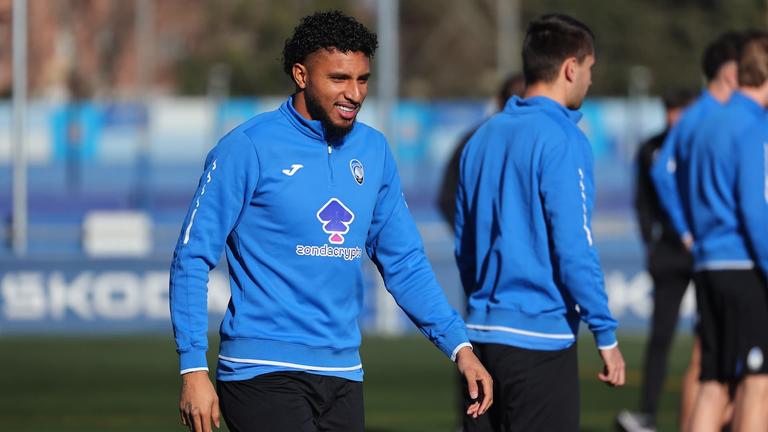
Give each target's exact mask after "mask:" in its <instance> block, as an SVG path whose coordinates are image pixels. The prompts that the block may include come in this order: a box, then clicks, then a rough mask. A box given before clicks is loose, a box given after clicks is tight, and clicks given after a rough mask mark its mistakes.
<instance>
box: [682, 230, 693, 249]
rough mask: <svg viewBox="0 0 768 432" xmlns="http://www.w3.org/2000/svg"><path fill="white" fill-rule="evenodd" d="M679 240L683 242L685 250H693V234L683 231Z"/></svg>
mask: <svg viewBox="0 0 768 432" xmlns="http://www.w3.org/2000/svg"><path fill="white" fill-rule="evenodd" d="M680 241H681V242H682V243H683V246H685V250H687V251H688V252H690V251H692V250H693V236H692V235H691V233H685V234H683V236H682V237H680Z"/></svg>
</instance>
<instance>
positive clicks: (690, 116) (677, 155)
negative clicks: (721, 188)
mask: <svg viewBox="0 0 768 432" xmlns="http://www.w3.org/2000/svg"><path fill="white" fill-rule="evenodd" d="M722 107H723V104H721V103H720V102H718V100H717V99H715V98H714V97H713V96H712V94H711V93H710V92H709V91H707V90H704V91H702V92H701V95H700V96H699V98H698V99H696V102H694V103H693V104H691V106H689V107H688V108H687V109H686V110H685V111H684V112H683V115H682V116H680V120H679V121H678V122H677V124H676V125H675V126H674V127H673V128H672V129H671V130H670V131H669V134H667V139H666V140H664V144H663V145H662V147H661V149H660V150H659V152H658V155H657V156H656V161H655V162H654V163H653V166H652V167H651V178H652V179H653V183H654V186H655V187H656V194H657V195H658V197H659V202H660V203H661V206H662V208H663V209H664V210H665V211H666V212H667V214H668V215H669V219H670V221H671V222H672V225H673V226H674V227H675V230H676V231H677V233H678V235H679V236H680V237H681V238H682V237H687V236H691V235H692V234H691V228H690V226H689V224H688V220H689V219H690V218H689V215H687V214H686V212H685V209H684V206H683V204H682V202H683V201H687V200H688V190H687V189H686V188H683V187H681V186H682V184H683V183H684V181H685V180H683V179H686V178H687V177H688V166H689V165H690V159H691V145H692V143H693V136H694V134H696V132H697V131H698V130H699V129H700V128H701V127H702V125H703V124H704V120H705V119H706V118H707V117H708V116H710V115H711V114H712V113H713V112H714V111H716V110H718V109H720V108H722Z"/></svg>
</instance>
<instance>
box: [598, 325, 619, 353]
mask: <svg viewBox="0 0 768 432" xmlns="http://www.w3.org/2000/svg"><path fill="white" fill-rule="evenodd" d="M595 344H596V345H597V347H598V348H599V349H611V348H613V347H615V346H616V345H617V344H618V342H617V340H616V333H615V332H614V331H613V330H606V331H601V332H598V333H595Z"/></svg>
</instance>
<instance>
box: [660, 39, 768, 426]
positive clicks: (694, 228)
mask: <svg viewBox="0 0 768 432" xmlns="http://www.w3.org/2000/svg"><path fill="white" fill-rule="evenodd" d="M740 52H741V53H740V55H739V63H738V82H739V87H738V91H735V92H734V93H733V94H732V95H731V97H730V99H729V100H728V102H727V103H726V104H725V106H722V107H720V108H716V109H714V110H712V111H711V112H710V113H709V114H708V115H707V116H706V117H704V118H702V120H701V122H700V123H699V124H698V127H697V128H696V129H695V130H694V131H693V132H692V134H691V137H690V140H689V141H687V142H682V143H681V144H682V145H680V146H679V149H678V153H681V152H682V151H683V150H684V151H685V152H686V153H685V154H686V157H685V158H676V161H677V174H676V176H675V178H676V181H677V189H678V190H679V191H680V203H681V204H682V208H681V210H680V212H681V213H682V214H684V215H685V220H686V223H687V224H688V226H689V227H690V228H691V233H692V236H693V238H694V239H695V242H694V244H693V259H694V271H695V273H694V278H695V280H696V294H697V295H696V299H697V301H698V307H699V314H700V320H701V321H700V337H701V375H700V381H701V387H700V389H699V394H698V397H697V400H696V405H695V408H694V412H693V416H692V418H691V423H690V428H689V430H691V431H697V432H698V431H705V432H706V431H719V430H720V427H721V425H722V421H723V419H722V413H723V410H724V407H725V406H726V404H727V403H728V400H729V388H734V387H735V389H736V390H735V400H734V412H733V424H732V428H731V430H734V431H754V430H763V429H765V425H766V424H768V412H767V411H766V410H765V402H766V400H768V364H766V362H765V361H764V355H765V353H766V352H767V351H766V350H768V293H767V292H766V282H765V275H766V271H768V261H767V260H766V258H768V249H767V248H768V246H766V245H767V243H766V240H767V239H768V236H767V235H766V227H767V226H768V217H767V216H768V215H767V214H766V200H768V189H767V188H766V184H768V183H767V182H766V180H767V179H768V177H767V176H766V172H768V171H766V159H767V158H768V156H766V146H765V142H766V141H765V136H766V135H765V134H764V133H761V131H765V123H766V115H765V107H766V105H768V34H766V33H763V32H752V33H748V34H746V35H745V36H744V38H743V45H742V46H741V49H740Z"/></svg>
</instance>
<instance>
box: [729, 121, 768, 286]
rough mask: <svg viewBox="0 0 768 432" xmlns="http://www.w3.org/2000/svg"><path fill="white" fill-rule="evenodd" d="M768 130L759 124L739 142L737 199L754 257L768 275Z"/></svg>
mask: <svg viewBox="0 0 768 432" xmlns="http://www.w3.org/2000/svg"><path fill="white" fill-rule="evenodd" d="M767 132H768V131H766V130H765V127H764V126H763V125H762V124H760V125H758V126H755V127H753V128H752V129H750V130H748V132H747V133H746V134H745V135H744V136H743V137H742V138H741V139H740V140H738V149H736V153H737V155H738V156H737V157H738V165H737V175H738V177H737V181H736V198H737V202H738V208H739V216H740V218H741V220H742V222H743V224H744V228H745V231H746V234H747V240H748V243H749V245H750V249H751V250H752V253H753V254H754V258H755V261H756V263H757V264H758V266H759V267H760V269H761V270H762V271H763V273H764V274H768V133H767Z"/></svg>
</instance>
